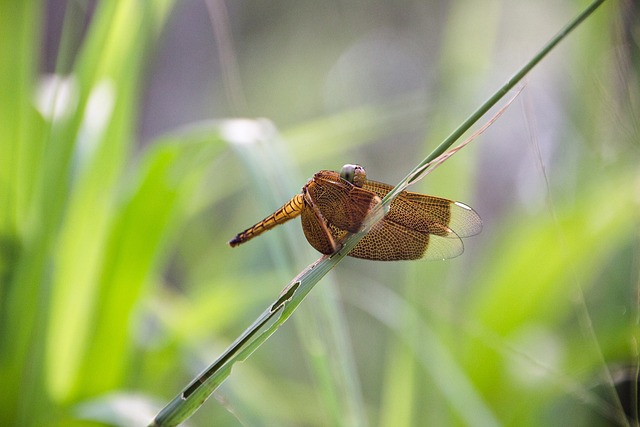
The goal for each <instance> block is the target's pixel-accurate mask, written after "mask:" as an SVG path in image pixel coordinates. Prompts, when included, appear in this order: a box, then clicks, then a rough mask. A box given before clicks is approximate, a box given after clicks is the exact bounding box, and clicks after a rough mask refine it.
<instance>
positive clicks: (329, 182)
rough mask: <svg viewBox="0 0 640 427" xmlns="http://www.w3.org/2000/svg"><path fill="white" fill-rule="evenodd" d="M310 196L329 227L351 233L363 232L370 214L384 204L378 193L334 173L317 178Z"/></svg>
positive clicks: (318, 174) (322, 174)
mask: <svg viewBox="0 0 640 427" xmlns="http://www.w3.org/2000/svg"><path fill="white" fill-rule="evenodd" d="M306 192H307V194H308V196H309V202H310V203H312V204H313V205H314V206H315V207H316V208H317V210H318V211H320V213H321V214H322V216H323V217H324V219H325V220H326V222H327V223H328V225H332V226H334V227H335V228H337V229H340V230H346V231H348V232H350V233H356V232H358V231H360V227H361V226H362V221H363V220H364V218H365V217H366V215H367V213H368V212H369V210H370V209H371V208H373V206H375V204H376V203H377V202H378V201H379V200H380V199H379V197H378V196H377V194H376V193H374V192H371V191H368V190H366V189H363V188H360V187H356V186H355V185H353V184H351V183H349V182H346V181H344V180H343V179H341V178H340V175H339V174H338V173H337V172H333V171H320V172H318V173H317V174H315V175H314V177H313V179H312V180H311V181H310V182H309V183H308V184H307V186H306Z"/></svg>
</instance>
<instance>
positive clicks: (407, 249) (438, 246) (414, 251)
mask: <svg viewBox="0 0 640 427" xmlns="http://www.w3.org/2000/svg"><path fill="white" fill-rule="evenodd" d="M454 236H455V234H454ZM463 250H464V246H463V244H462V240H460V238H459V237H452V236H447V237H443V236H437V235H432V234H428V233H421V232H419V231H416V230H414V229H411V228H408V227H406V226H404V225H401V224H398V223H396V222H395V221H392V220H389V219H388V218H387V217H385V218H384V219H383V220H381V221H379V222H378V223H376V224H375V225H374V226H373V227H372V229H371V231H369V233H368V234H367V235H366V236H364V238H363V239H362V240H361V241H360V242H358V244H357V245H356V247H355V248H354V249H353V250H352V251H351V252H350V253H349V256H352V257H356V258H363V259H368V260H373V261H398V260H414V259H421V258H425V259H447V258H454V257H456V256H458V255H460V254H461V253H462V252H463Z"/></svg>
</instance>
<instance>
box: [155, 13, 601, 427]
mask: <svg viewBox="0 0 640 427" xmlns="http://www.w3.org/2000/svg"><path fill="white" fill-rule="evenodd" d="M604 1H605V0H596V1H594V2H592V3H591V4H590V5H589V6H588V7H587V8H586V9H584V11H582V13H580V14H579V15H578V16H576V17H575V18H574V19H573V20H571V21H570V22H569V23H568V24H567V25H566V26H565V27H564V28H562V30H560V31H559V32H558V33H557V34H556V35H555V36H554V37H553V38H551V40H550V41H549V42H548V43H547V44H546V45H545V46H544V47H543V48H542V49H541V50H540V51H539V52H538V53H537V54H536V55H535V56H534V57H533V58H532V59H531V60H530V61H529V62H527V63H526V64H525V65H524V66H523V67H522V68H520V69H519V70H518V71H517V72H516V73H515V74H514V75H513V76H512V77H511V78H509V79H508V80H507V81H506V83H504V84H503V85H502V86H501V87H500V88H499V89H498V90H497V91H496V92H495V93H494V94H493V95H492V96H491V97H490V98H489V99H487V100H486V101H485V102H484V103H483V104H482V105H481V106H480V107H478V109H476V110H475V111H474V112H473V113H472V114H471V115H470V116H469V117H468V118H467V119H466V120H465V121H464V122H462V124H460V126H458V128H457V129H455V130H454V131H453V132H452V133H451V134H450V135H449V136H448V137H447V138H445V140H444V141H443V142H442V143H440V145H438V146H437V147H436V148H435V149H434V150H433V151H432V152H431V154H429V156H427V157H426V158H425V159H424V160H423V161H422V162H420V163H419V164H418V165H417V166H416V167H415V168H414V169H413V170H412V171H411V172H409V174H408V175H407V176H406V177H405V178H404V179H403V180H402V181H400V183H399V184H398V185H396V186H395V187H394V188H393V190H391V191H390V192H389V193H388V194H387V195H386V196H385V197H384V198H383V199H382V201H381V202H380V203H378V205H376V206H375V207H374V208H373V209H372V210H371V212H369V214H368V215H367V218H366V219H365V221H364V226H363V229H362V230H360V231H359V232H358V233H354V234H352V235H350V236H348V237H347V238H346V239H345V240H344V242H343V245H342V248H341V249H340V250H339V251H338V252H336V253H334V254H332V255H325V256H322V257H321V258H319V259H318V260H317V261H316V262H314V263H313V264H311V265H310V266H308V267H307V268H305V269H304V270H303V271H302V272H301V273H300V274H299V275H298V276H296V277H295V278H294V279H293V280H292V281H291V282H290V283H289V284H288V285H287V286H286V287H285V288H284V290H283V291H282V293H281V294H280V296H279V298H278V299H277V300H276V302H274V303H273V304H272V305H271V306H269V307H268V308H267V309H266V310H265V311H264V312H263V313H262V314H261V315H260V316H259V317H258V319H256V321H255V322H254V323H253V324H252V325H251V326H250V327H249V328H247V329H246V330H245V331H244V332H243V333H242V334H241V335H240V337H239V338H238V339H236V341H235V342H234V343H233V344H231V346H229V348H228V349H227V350H226V351H225V352H224V353H223V354H222V355H221V356H220V357H219V358H218V359H217V360H216V361H215V362H213V363H212V364H211V365H210V366H209V367H208V368H207V369H205V370H204V371H203V372H202V373H201V374H200V375H198V377H196V378H195V379H194V380H193V381H192V382H191V383H190V384H189V385H188V386H187V387H186V388H185V389H184V390H183V391H182V392H181V393H180V394H179V395H178V396H176V397H175V398H174V399H173V400H172V401H171V402H170V403H169V404H168V405H167V406H165V407H164V408H163V409H162V410H161V411H160V412H159V413H158V415H157V416H156V418H155V419H154V420H153V421H152V422H151V424H150V426H163V427H164V426H175V425H178V424H180V423H181V422H183V421H185V420H186V419H187V418H189V417H190V416H191V415H192V414H193V413H194V412H195V411H196V410H197V409H198V408H199V407H200V406H201V405H202V403H204V402H205V400H206V399H207V398H208V397H209V396H210V395H211V394H212V393H213V391H214V390H215V389H216V388H217V387H218V386H219V385H220V384H221V383H222V382H223V381H224V380H225V379H226V378H227V377H228V376H229V374H230V373H231V368H232V367H233V365H234V364H235V362H238V361H243V360H245V359H246V358H247V357H249V356H250V355H251V353H253V351H255V350H256V349H257V348H258V347H259V346H260V345H261V344H262V343H263V342H264V341H266V340H267V339H268V338H269V337H270V336H271V335H272V334H273V333H274V332H275V331H276V330H277V329H278V328H279V327H280V325H282V324H283V323H284V322H285V321H286V320H287V319H288V318H289V317H290V316H291V314H292V313H293V311H294V310H295V309H296V308H297V307H298V305H299V304H300V303H301V302H302V300H303V299H304V298H305V297H306V295H307V294H308V293H309V292H310V291H311V289H313V287H314V286H315V285H316V284H317V283H318V282H319V281H320V279H321V278H322V277H323V276H324V275H325V274H327V273H328V272H329V271H330V270H331V269H332V268H333V267H335V266H336V265H337V264H338V262H340V260H341V259H342V258H344V257H345V256H346V255H347V254H348V253H349V252H350V251H351V249H353V248H354V247H355V246H356V245H357V244H358V242H359V241H360V239H362V238H363V237H364V236H365V234H366V233H367V232H368V230H369V229H370V228H371V227H372V226H373V224H375V223H376V222H377V221H379V220H380V219H382V217H383V216H384V214H385V213H386V211H387V210H388V208H389V206H390V205H391V202H392V201H393V200H394V199H395V198H396V197H397V196H398V194H400V192H402V191H403V190H404V189H405V188H406V187H407V186H408V185H410V184H412V183H415V182H416V181H418V180H419V179H421V178H423V177H424V176H426V175H427V174H428V173H429V172H430V171H431V170H433V169H434V168H435V167H436V166H438V165H440V164H441V163H442V162H443V161H444V160H446V158H448V157H450V156H451V155H452V154H453V153H455V152H456V151H457V150H459V149H460V148H461V147H457V148H454V149H453V150H451V151H450V152H447V150H449V148H450V147H451V146H452V145H453V143H454V142H455V141H457V140H458V139H459V138H460V137H461V136H462V135H464V134H465V133H466V132H467V131H468V130H469V129H470V128H471V126H473V125H474V124H475V123H476V122H477V121H478V120H480V118H482V116H484V115H485V114H486V113H487V112H488V111H489V110H490V109H491V108H492V107H493V106H494V105H496V104H497V103H498V101H499V100H500V99H502V97H504V95H506V94H507V93H508V92H509V91H510V90H511V89H513V88H514V87H515V85H516V84H518V82H519V81H520V80H522V78H523V77H524V76H525V75H526V74H527V73H528V72H529V71H531V69H532V68H533V67H535V66H536V65H537V64H538V63H539V62H540V61H541V60H542V59H543V58H544V57H545V56H546V55H547V54H548V53H549V52H550V51H551V50H552V49H553V48H554V47H555V46H556V45H557V44H558V43H560V41H562V40H563V39H564V38H565V37H566V36H567V35H568V34H569V33H571V31H573V30H574V29H575V28H576V27H577V26H578V25H580V23H582V22H583V21H584V20H585V19H586V18H587V17H588V16H589V15H591V14H592V13H593V12H594V11H595V10H596V9H597V8H598V7H599V6H600V5H601V4H602V3H604ZM464 144H465V143H463V144H462V146H464ZM278 312H279V313H280V315H279V316H278V317H277V318H276V315H277V314H278ZM274 318H275V320H273V319H274ZM269 321H272V323H271V324H270V325H269V326H268V327H267V328H266V329H264V330H262V329H263V328H265V326H266V325H267V324H268V323H269ZM260 330H262V332H261V333H260V334H258V332H260ZM469 398H471V399H473V400H474V402H472V403H473V404H472V405H469V407H478V406H477V405H480V406H484V403H483V402H482V399H481V398H480V397H479V396H477V395H472V396H469ZM488 413H489V415H487V417H488V418H487V419H484V420H477V421H478V423H483V424H487V425H488V424H492V423H493V422H494V420H493V419H492V418H491V415H490V412H488ZM464 418H465V417H463V419H464Z"/></svg>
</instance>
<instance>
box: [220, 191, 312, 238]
mask: <svg viewBox="0 0 640 427" xmlns="http://www.w3.org/2000/svg"><path fill="white" fill-rule="evenodd" d="M303 208H304V196H303V195H302V194H298V195H296V196H294V197H293V198H292V199H291V200H289V201H288V202H287V203H285V204H284V205H283V206H282V207H281V208H280V209H278V210H277V211H275V212H274V213H272V214H271V215H269V216H268V217H266V218H265V219H263V220H262V221H260V222H259V223H257V224H255V225H253V226H251V227H249V228H247V229H246V230H244V231H243V232H241V233H238V234H237V235H236V237H234V238H233V239H231V240H229V246H231V247H235V246H238V245H240V244H242V243H244V242H246V241H247V240H251V239H253V238H254V237H256V236H259V235H260V234H262V233H264V232H265V231H267V230H271V229H272V228H273V227H275V226H276V225H280V224H283V223H285V222H287V221H289V220H290V219H293V218H295V217H297V216H299V215H300V213H301V212H302V209H303Z"/></svg>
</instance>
